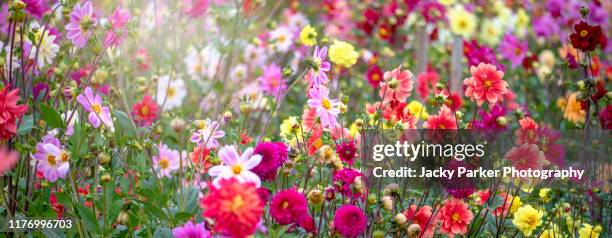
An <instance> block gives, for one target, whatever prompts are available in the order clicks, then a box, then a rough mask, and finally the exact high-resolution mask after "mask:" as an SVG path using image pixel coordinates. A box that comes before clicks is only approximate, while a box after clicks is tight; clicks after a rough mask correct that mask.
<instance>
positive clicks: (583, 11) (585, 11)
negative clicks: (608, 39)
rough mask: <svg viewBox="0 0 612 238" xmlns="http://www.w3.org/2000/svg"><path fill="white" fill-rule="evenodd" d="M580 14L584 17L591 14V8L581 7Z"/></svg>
mask: <svg viewBox="0 0 612 238" xmlns="http://www.w3.org/2000/svg"><path fill="white" fill-rule="evenodd" d="M580 15H582V17H583V18H585V17H586V16H587V15H589V8H587V7H585V6H582V7H580Z"/></svg>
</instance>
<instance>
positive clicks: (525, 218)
mask: <svg viewBox="0 0 612 238" xmlns="http://www.w3.org/2000/svg"><path fill="white" fill-rule="evenodd" d="M543 216H544V212H542V211H540V210H537V209H535V208H533V207H532V206H531V205H525V206H522V207H520V208H519V209H518V210H516V212H515V213H514V219H513V220H512V224H514V225H515V226H516V228H518V229H519V230H520V231H521V232H523V235H525V236H530V235H531V233H532V232H533V231H534V230H535V229H536V228H537V227H538V226H539V225H540V224H542V217H543Z"/></svg>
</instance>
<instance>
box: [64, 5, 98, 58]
mask: <svg viewBox="0 0 612 238" xmlns="http://www.w3.org/2000/svg"><path fill="white" fill-rule="evenodd" d="M96 24H97V20H96V18H95V16H94V12H93V7H92V5H91V1H87V2H85V3H83V4H77V5H75V6H74V8H73V9H72V12H71V13H70V23H68V24H66V31H67V33H66V37H67V38H68V39H69V40H70V41H72V43H73V44H74V45H75V46H77V47H79V48H83V47H84V46H85V44H87V41H88V40H89V38H90V37H91V35H92V34H93V28H94V27H95V26H96Z"/></svg>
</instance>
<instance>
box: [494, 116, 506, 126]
mask: <svg viewBox="0 0 612 238" xmlns="http://www.w3.org/2000/svg"><path fill="white" fill-rule="evenodd" d="M495 121H497V125H500V126H505V125H508V119H507V118H506V117H505V116H500V117H498V118H497V119H495Z"/></svg>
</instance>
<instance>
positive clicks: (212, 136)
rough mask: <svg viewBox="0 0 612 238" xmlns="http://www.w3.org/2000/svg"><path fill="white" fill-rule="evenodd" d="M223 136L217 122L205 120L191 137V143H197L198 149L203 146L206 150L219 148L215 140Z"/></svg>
mask: <svg viewBox="0 0 612 238" xmlns="http://www.w3.org/2000/svg"><path fill="white" fill-rule="evenodd" d="M224 136H225V132H224V131H222V130H219V122H217V121H212V120H210V119H206V121H203V123H201V124H200V126H199V128H198V129H197V130H196V131H195V132H194V133H193V134H192V135H191V142H193V143H197V145H198V147H200V146H205V147H206V148H207V149H211V148H216V147H218V146H219V141H218V140H217V139H219V138H222V137H224Z"/></svg>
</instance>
